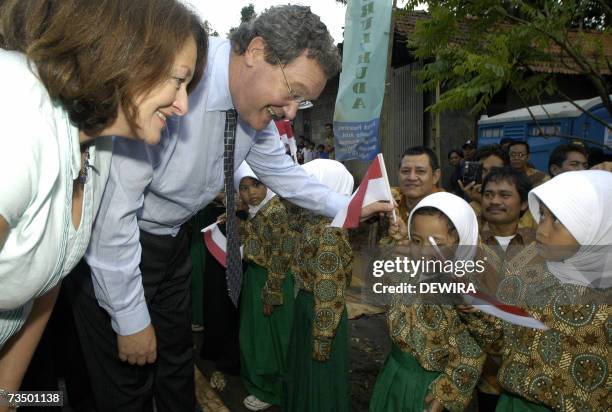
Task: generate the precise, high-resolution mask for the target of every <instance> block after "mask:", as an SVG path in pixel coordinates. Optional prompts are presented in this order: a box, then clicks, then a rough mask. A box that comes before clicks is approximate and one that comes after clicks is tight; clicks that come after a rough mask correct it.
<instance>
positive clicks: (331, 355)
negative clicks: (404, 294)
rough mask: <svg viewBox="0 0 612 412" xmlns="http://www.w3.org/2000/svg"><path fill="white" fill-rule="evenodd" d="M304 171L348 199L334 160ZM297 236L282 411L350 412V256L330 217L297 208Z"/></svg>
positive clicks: (347, 179) (343, 174)
mask: <svg viewBox="0 0 612 412" xmlns="http://www.w3.org/2000/svg"><path fill="white" fill-rule="evenodd" d="M303 167H304V169H305V170H306V171H307V172H308V173H309V174H311V175H312V176H314V177H316V178H317V179H318V180H319V181H320V182H321V183H323V184H324V185H326V186H328V187H329V188H331V189H333V190H334V191H336V192H337V193H340V194H344V195H350V194H351V192H352V190H353V177H352V176H351V174H350V173H349V172H348V170H346V168H345V167H344V166H343V165H342V164H341V163H340V162H337V161H335V160H329V159H316V160H313V161H311V162H308V163H306V164H305V165H304V166H303ZM293 216H294V217H292V220H293V227H294V229H295V230H296V231H297V232H299V238H298V239H297V241H296V250H295V258H294V262H293V265H292V272H293V273H294V275H295V279H296V285H297V286H298V287H299V293H298V295H297V297H296V301H295V317H294V323H293V330H292V332H291V343H290V345H289V353H288V357H287V361H288V373H287V393H286V402H285V404H284V405H283V410H286V411H293V412H300V411H304V412H306V411H311V412H315V411H316V412H319V411H337V412H344V411H349V410H350V386H349V371H348V358H349V347H348V332H347V322H348V320H347V313H346V305H345V290H346V288H347V287H348V285H349V283H350V279H351V272H352V261H353V252H352V250H351V246H350V244H349V242H348V234H347V232H346V230H344V229H341V228H337V227H330V222H331V219H329V218H326V217H321V216H315V215H313V214H312V213H311V212H310V211H307V210H301V211H300V212H298V213H297V214H296V215H293Z"/></svg>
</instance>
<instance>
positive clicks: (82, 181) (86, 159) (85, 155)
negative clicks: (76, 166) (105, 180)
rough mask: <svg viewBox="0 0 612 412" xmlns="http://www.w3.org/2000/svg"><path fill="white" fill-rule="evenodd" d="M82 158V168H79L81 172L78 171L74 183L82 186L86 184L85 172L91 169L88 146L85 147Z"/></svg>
mask: <svg viewBox="0 0 612 412" xmlns="http://www.w3.org/2000/svg"><path fill="white" fill-rule="evenodd" d="M82 156H83V166H81V170H80V171H79V176H78V177H77V179H76V181H77V183H79V184H82V185H84V184H85V183H87V172H88V169H89V168H90V167H91V165H90V164H89V146H87V148H86V149H85V151H84V152H83V153H82Z"/></svg>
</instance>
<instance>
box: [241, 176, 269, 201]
mask: <svg viewBox="0 0 612 412" xmlns="http://www.w3.org/2000/svg"><path fill="white" fill-rule="evenodd" d="M238 193H239V194H240V199H242V201H243V202H244V203H246V204H247V205H249V206H257V205H259V204H260V203H261V202H262V201H263V200H264V199H265V198H266V194H267V193H268V188H267V187H266V186H264V185H263V183H261V182H260V181H259V180H255V179H253V178H252V177H243V178H242V180H240V186H238Z"/></svg>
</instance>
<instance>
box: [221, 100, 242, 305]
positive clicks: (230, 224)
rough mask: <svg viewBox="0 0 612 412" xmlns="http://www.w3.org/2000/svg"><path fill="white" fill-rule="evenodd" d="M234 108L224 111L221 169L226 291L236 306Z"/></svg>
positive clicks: (239, 263)
mask: <svg viewBox="0 0 612 412" xmlns="http://www.w3.org/2000/svg"><path fill="white" fill-rule="evenodd" d="M236 117H237V116H236V110H234V109H230V110H228V111H227V112H225V132H224V135H223V137H224V145H225V151H224V154H223V171H224V174H225V200H226V208H227V219H226V221H225V229H226V236H227V256H226V257H227V269H226V278H227V293H228V294H229V297H230V299H231V300H232V303H233V304H234V306H238V298H239V297H240V287H241V284H242V258H241V257H240V239H239V235H238V228H237V222H236V201H235V192H236V191H235V189H234V146H235V142H236Z"/></svg>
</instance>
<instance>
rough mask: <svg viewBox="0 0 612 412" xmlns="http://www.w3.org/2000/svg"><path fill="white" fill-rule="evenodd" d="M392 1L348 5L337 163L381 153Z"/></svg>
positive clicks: (363, 0)
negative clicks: (380, 136) (381, 111)
mask: <svg viewBox="0 0 612 412" xmlns="http://www.w3.org/2000/svg"><path fill="white" fill-rule="evenodd" d="M392 5H393V1H392V0H349V2H348V6H347V9H346V20H345V29H344V47H343V55H342V73H341V74H340V85H339V87H338V96H337V97H336V108H335V112H334V145H335V149H336V160H349V159H359V160H362V161H367V162H369V161H372V159H374V158H375V157H376V155H377V154H378V153H379V152H380V139H379V130H380V110H381V107H382V103H383V97H384V95H385V78H386V75H387V50H388V48H389V34H390V26H391V11H392V10H391V9H392Z"/></svg>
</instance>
